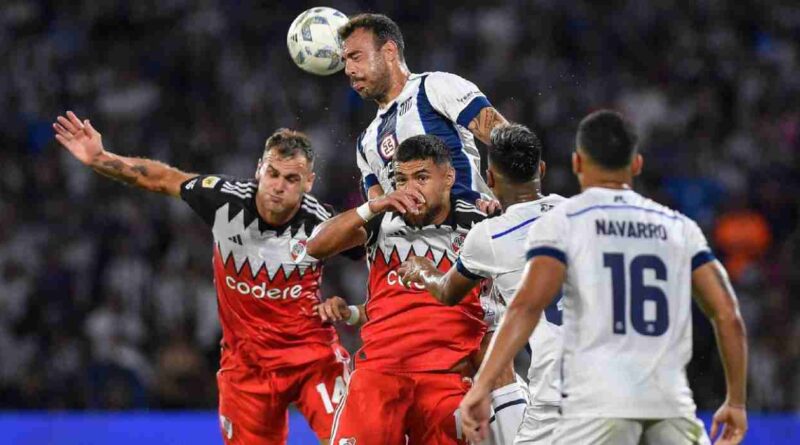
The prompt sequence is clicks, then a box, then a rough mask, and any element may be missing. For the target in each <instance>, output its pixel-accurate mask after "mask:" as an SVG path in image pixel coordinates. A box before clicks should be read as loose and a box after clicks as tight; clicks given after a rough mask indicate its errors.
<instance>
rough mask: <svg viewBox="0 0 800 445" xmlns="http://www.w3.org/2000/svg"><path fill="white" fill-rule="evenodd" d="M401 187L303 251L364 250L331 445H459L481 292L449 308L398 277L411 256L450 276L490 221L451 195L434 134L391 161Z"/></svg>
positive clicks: (446, 156) (349, 215) (346, 216)
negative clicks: (351, 353)
mask: <svg viewBox="0 0 800 445" xmlns="http://www.w3.org/2000/svg"><path fill="white" fill-rule="evenodd" d="M395 160H396V162H397V172H396V175H397V177H396V179H397V190H396V191H394V192H391V193H389V194H387V195H383V196H381V197H378V198H376V199H373V200H371V201H369V202H367V203H364V204H363V205H361V206H360V207H358V208H356V209H352V210H349V211H347V212H344V213H342V214H340V215H338V216H336V217H334V218H332V219H330V220H328V221H327V222H326V223H324V224H322V225H321V226H320V229H319V232H317V233H315V234H314V235H313V236H312V238H311V239H310V240H309V242H308V253H309V254H310V255H313V256H315V257H317V258H326V257H328V256H330V255H333V254H335V253H337V252H340V251H343V250H346V249H350V248H352V247H355V246H361V245H366V246H367V255H368V258H369V267H370V270H369V294H368V299H367V303H366V307H365V310H366V316H367V319H368V320H367V322H366V324H364V326H363V327H362V329H361V338H362V340H363V346H362V348H361V349H360V350H359V351H358V352H357V353H356V356H355V370H354V371H353V373H352V374H351V376H350V381H349V383H348V387H347V394H346V395H345V398H344V400H343V401H342V402H341V404H340V405H339V409H337V411H336V415H335V417H334V427H333V431H332V433H331V439H332V441H333V443H335V444H350V443H352V444H361V443H363V444H381V445H404V444H405V443H406V436H407V437H408V443H412V444H465V443H466V442H465V441H464V439H463V435H462V434H461V432H460V431H459V430H458V426H459V425H458V422H457V421H456V408H458V404H459V402H460V400H461V398H462V397H463V396H464V394H465V393H466V390H467V387H468V385H469V380H470V379H469V377H470V376H472V375H473V372H474V367H473V366H472V362H471V360H470V356H471V355H473V354H475V353H476V352H477V350H478V348H479V345H480V342H481V338H482V337H483V335H484V333H485V331H486V326H485V324H484V323H483V320H482V317H483V310H482V309H481V306H480V303H479V301H478V292H477V289H476V290H474V291H473V292H471V293H470V295H468V296H467V297H465V298H464V299H463V300H462V301H461V302H460V303H459V304H458V305H455V306H445V305H443V304H442V303H440V302H439V301H437V300H436V299H435V298H433V297H432V296H431V295H430V294H429V293H428V292H427V291H426V290H425V289H423V288H422V286H412V287H411V288H406V287H405V286H404V285H403V284H402V283H401V282H400V280H399V278H398V276H397V269H398V267H400V264H401V263H402V262H403V261H404V260H406V259H407V258H408V257H409V256H412V255H418V256H426V257H428V258H430V259H431V260H432V261H433V262H434V263H435V264H436V265H437V267H438V268H439V269H441V270H444V271H446V270H447V269H449V268H450V267H452V265H453V263H454V262H455V261H456V257H457V253H458V250H459V247H460V246H461V244H462V242H463V240H464V236H465V235H466V233H467V232H468V231H469V229H470V228H471V227H472V225H473V224H474V223H475V222H478V221H481V220H483V219H484V218H485V217H486V215H485V214H484V213H482V212H480V211H479V210H477V208H476V207H475V205H474V204H473V203H470V202H467V201H463V200H460V199H457V198H453V195H452V194H451V193H450V192H451V189H452V187H453V184H454V183H455V175H456V172H455V169H453V167H452V165H451V164H450V151H449V150H448V148H447V147H446V146H445V145H444V143H443V142H442V141H441V140H439V139H438V138H437V137H435V136H430V135H422V136H414V137H411V138H408V139H406V140H405V141H403V142H402V143H401V144H400V146H399V147H398V149H397V153H396V154H395Z"/></svg>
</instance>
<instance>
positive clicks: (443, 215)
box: [432, 199, 452, 225]
mask: <svg viewBox="0 0 800 445" xmlns="http://www.w3.org/2000/svg"><path fill="white" fill-rule="evenodd" d="M451 208H452V207H451V206H450V200H449V199H446V200H445V201H444V202H443V203H442V208H441V209H440V210H439V212H438V213H437V214H436V216H435V217H433V222H432V224H437V225H438V224H443V223H444V222H445V221H447V217H448V216H449V215H450V209H451Z"/></svg>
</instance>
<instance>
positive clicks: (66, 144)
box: [56, 134, 69, 149]
mask: <svg viewBox="0 0 800 445" xmlns="http://www.w3.org/2000/svg"><path fill="white" fill-rule="evenodd" d="M56 140H57V141H58V143H59V144H61V146H63V147H64V148H66V149H69V140H67V138H65V137H64V136H61V135H60V134H57V135H56Z"/></svg>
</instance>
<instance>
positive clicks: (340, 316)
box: [331, 304, 347, 321]
mask: <svg viewBox="0 0 800 445" xmlns="http://www.w3.org/2000/svg"><path fill="white" fill-rule="evenodd" d="M346 309H347V307H346V306H345V307H342V306H341V305H338V304H333V305H331V315H332V316H333V320H334V321H341V320H344V311H345V310H346Z"/></svg>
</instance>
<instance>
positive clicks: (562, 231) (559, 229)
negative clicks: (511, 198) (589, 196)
mask: <svg viewBox="0 0 800 445" xmlns="http://www.w3.org/2000/svg"><path fill="white" fill-rule="evenodd" d="M567 225H568V221H567V218H566V216H565V214H564V212H561V211H559V210H558V209H555V210H553V211H551V212H548V213H545V214H544V215H543V216H542V217H541V218H539V219H537V220H536V221H534V222H533V224H531V227H530V229H528V238H527V241H526V246H525V251H526V258H527V259H528V260H529V261H530V260H531V259H532V258H534V257H537V256H549V257H552V258H555V259H557V260H559V261H561V262H562V263H564V264H565V265H566V264H567Z"/></svg>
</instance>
